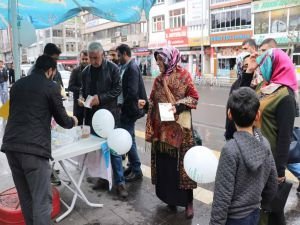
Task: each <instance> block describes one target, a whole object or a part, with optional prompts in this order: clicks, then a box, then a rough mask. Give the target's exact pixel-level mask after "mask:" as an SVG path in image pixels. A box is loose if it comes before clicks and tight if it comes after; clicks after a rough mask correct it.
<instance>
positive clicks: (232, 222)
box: [226, 209, 260, 225]
mask: <svg viewBox="0 0 300 225" xmlns="http://www.w3.org/2000/svg"><path fill="white" fill-rule="evenodd" d="M259 215H260V214H259V209H255V210H254V211H253V212H252V213H250V214H249V215H248V216H246V217H245V218H242V219H230V218H228V219H227V222H226V225H258V222H259Z"/></svg>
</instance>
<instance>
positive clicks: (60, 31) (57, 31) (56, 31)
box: [53, 30, 63, 37]
mask: <svg viewBox="0 0 300 225" xmlns="http://www.w3.org/2000/svg"><path fill="white" fill-rule="evenodd" d="M62 36H63V33H62V30H53V37H62Z"/></svg>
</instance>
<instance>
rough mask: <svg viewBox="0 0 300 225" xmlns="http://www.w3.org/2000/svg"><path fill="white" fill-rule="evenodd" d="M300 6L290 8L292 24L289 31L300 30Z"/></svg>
mask: <svg viewBox="0 0 300 225" xmlns="http://www.w3.org/2000/svg"><path fill="white" fill-rule="evenodd" d="M299 12H300V6H298V7H293V8H290V24H289V31H294V30H297V31H299V30H300V17H299Z"/></svg>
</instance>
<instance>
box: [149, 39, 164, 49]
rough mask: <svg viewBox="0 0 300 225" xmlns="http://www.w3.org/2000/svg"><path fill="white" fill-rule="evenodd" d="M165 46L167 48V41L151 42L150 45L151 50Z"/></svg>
mask: <svg viewBox="0 0 300 225" xmlns="http://www.w3.org/2000/svg"><path fill="white" fill-rule="evenodd" d="M165 46H167V42H166V40H164V41H163V42H149V44H148V48H149V49H157V48H162V47H165Z"/></svg>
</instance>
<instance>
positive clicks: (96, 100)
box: [90, 95, 100, 107]
mask: <svg viewBox="0 0 300 225" xmlns="http://www.w3.org/2000/svg"><path fill="white" fill-rule="evenodd" d="M97 105H100V99H99V97H98V95H94V96H93V99H92V101H91V104H90V106H91V107H93V106H97Z"/></svg>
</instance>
